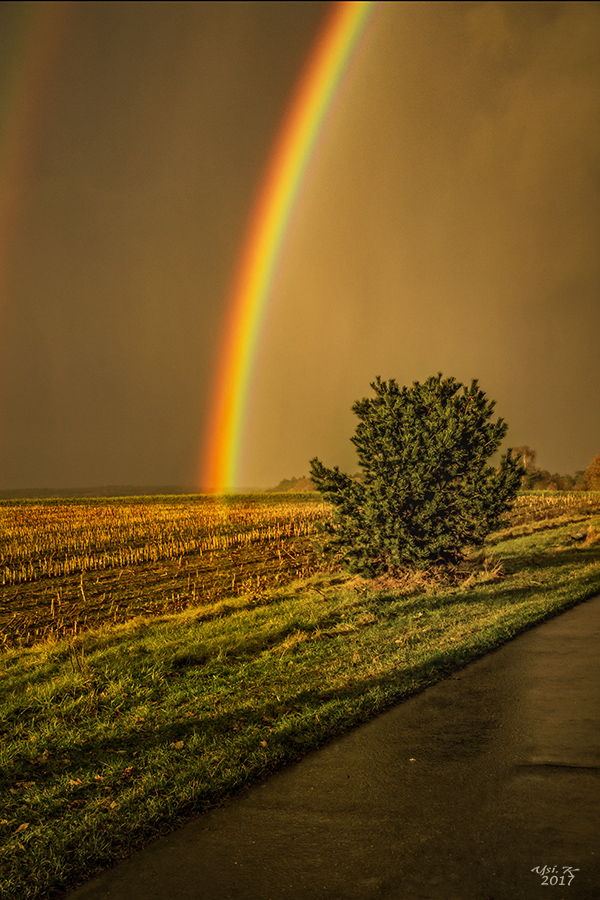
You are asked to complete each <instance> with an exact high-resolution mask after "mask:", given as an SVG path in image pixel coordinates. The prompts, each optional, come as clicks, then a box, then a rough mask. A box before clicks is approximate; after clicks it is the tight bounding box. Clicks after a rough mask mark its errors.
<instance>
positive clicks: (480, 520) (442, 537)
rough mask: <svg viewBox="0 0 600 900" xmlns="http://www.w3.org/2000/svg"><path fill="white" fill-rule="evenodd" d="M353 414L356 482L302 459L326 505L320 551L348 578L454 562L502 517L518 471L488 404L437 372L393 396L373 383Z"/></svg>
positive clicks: (391, 386)
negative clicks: (329, 515) (328, 513)
mask: <svg viewBox="0 0 600 900" xmlns="http://www.w3.org/2000/svg"><path fill="white" fill-rule="evenodd" d="M371 387H372V388H373V390H374V392H375V396H374V397H373V398H368V397H365V398H363V399H362V400H358V401H357V402H356V403H355V404H354V406H353V408H352V409H353V412H354V413H355V414H356V416H357V417H358V419H359V423H358V425H357V428H356V432H355V434H354V437H353V438H352V443H353V444H354V445H355V447H356V449H357V452H358V461H359V465H360V469H361V473H362V475H361V477H360V478H358V479H357V478H351V477H350V476H349V475H346V474H344V473H343V472H340V470H339V468H338V467H337V466H336V467H335V468H333V469H328V468H326V467H325V466H324V465H323V464H322V463H321V461H320V460H319V459H317V458H316V457H315V458H314V459H312V460H311V463H310V466H311V471H310V475H311V478H312V480H313V482H314V484H315V486H316V488H317V490H318V491H319V492H320V493H321V494H322V495H323V496H324V497H325V499H327V500H328V501H330V502H331V503H332V504H333V506H334V515H333V519H332V523H331V524H330V525H329V526H327V530H328V537H327V538H326V544H325V549H326V550H327V551H329V552H330V553H332V554H334V556H336V557H337V558H338V559H340V560H342V561H343V562H344V563H345V564H346V567H347V568H348V569H349V570H350V571H351V572H356V573H361V574H365V575H368V576H374V575H381V574H384V573H388V574H398V573H400V572H404V571H406V570H407V569H414V570H416V569H421V570H422V569H426V568H430V567H432V566H438V565H443V566H446V567H447V566H449V565H453V564H455V563H457V562H458V561H459V560H460V559H461V558H462V556H463V554H464V551H465V549H466V548H468V547H470V546H477V545H480V544H481V543H482V542H483V540H484V538H485V536H486V535H487V534H489V532H490V531H491V530H493V529H494V528H495V527H497V525H498V523H499V519H500V517H501V516H502V514H503V513H505V512H506V511H507V510H508V509H510V507H511V505H512V503H513V501H514V499H515V497H516V495H517V491H518V489H519V485H520V482H521V477H522V475H523V468H522V465H521V463H520V461H519V460H517V459H514V458H513V457H512V456H511V451H510V450H508V451H507V452H506V453H505V454H504V455H503V456H502V458H501V459H500V462H499V465H498V466H497V467H496V468H494V467H492V466H490V465H489V463H488V461H489V458H490V457H491V456H492V455H493V454H494V453H495V452H496V450H497V449H498V448H499V446H500V443H501V441H502V439H503V438H504V436H505V434H506V431H507V427H508V426H507V425H506V423H505V422H504V420H503V419H498V420H497V421H496V422H493V421H490V420H491V416H492V413H493V410H494V406H495V403H494V401H491V400H488V399H487V397H486V395H485V393H484V392H483V391H482V390H481V389H480V388H479V384H478V382H477V381H476V380H474V381H472V383H471V385H470V387H466V386H465V385H462V384H461V383H460V382H458V381H456V380H455V379H454V378H443V377H442V375H441V373H439V374H438V375H437V376H434V377H431V378H428V379H427V380H426V381H425V382H423V383H422V384H421V383H419V382H414V384H413V385H412V387H403V388H400V387H399V386H398V384H397V382H396V381H395V380H393V379H391V380H390V381H382V380H381V379H380V378H379V377H378V378H377V379H376V380H375V381H374V382H373V384H372V385H371Z"/></svg>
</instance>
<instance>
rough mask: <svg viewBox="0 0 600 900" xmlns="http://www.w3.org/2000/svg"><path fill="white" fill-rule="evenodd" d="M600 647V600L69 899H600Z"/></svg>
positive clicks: (509, 647)
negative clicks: (543, 871) (570, 871)
mask: <svg viewBox="0 0 600 900" xmlns="http://www.w3.org/2000/svg"><path fill="white" fill-rule="evenodd" d="M599 655H600V597H596V598H595V599H593V600H589V601H587V602H586V603H582V604H580V605H579V606H577V607H575V608H574V609H572V610H569V611H568V612H566V613H563V614H562V615H561V616H559V617H557V618H556V619H552V620H551V621H550V622H547V623H546V624H544V625H540V626H538V627H537V628H535V629H533V630H532V631H529V632H527V633H526V634H524V635H521V636H520V637H518V638H516V639H515V640H514V641H512V642H511V643H509V644H507V645H506V646H504V647H502V648H501V649H500V650H497V651H495V652H494V653H491V654H489V655H488V656H486V657H484V658H483V659H481V660H479V661H477V662H475V663H472V664H470V665H469V666H467V667H466V668H465V669H463V670H462V671H461V672H459V673H458V674H457V675H455V676H452V677H450V678H448V679H446V680H445V681H443V682H440V683H439V684H437V685H435V686H433V687H430V688H428V689H427V690H425V691H424V692H423V693H422V694H420V695H419V696H416V697H413V698H411V699H409V700H407V701H406V702H404V703H401V704H399V705H398V706H396V707H394V708H393V709H391V710H390V711H389V712H387V713H384V714H382V715H380V716H379V717H378V718H377V719H375V720H374V721H372V722H370V723H368V724H366V725H362V726H360V727H358V728H356V729H355V730H353V731H352V732H350V733H349V734H347V735H345V736H344V737H342V738H338V739H336V740H335V741H333V742H332V743H330V744H328V745H327V746H326V747H324V748H323V749H321V750H317V751H315V752H314V753H311V754H310V755H308V756H307V757H305V758H304V759H303V760H302V761H301V762H299V763H297V764H295V765H292V766H290V767H289V768H287V769H285V770H283V771H281V772H279V773H277V774H276V775H274V776H272V777H271V778H270V779H269V780H268V781H266V782H265V783H264V784H261V785H256V786H254V787H252V788H250V789H248V790H247V791H246V792H245V793H243V794H241V795H239V796H238V797H236V798H234V799H233V800H231V801H230V802H229V803H228V804H227V805H226V806H224V807H223V808H221V809H218V810H214V811H212V812H209V813H207V814H205V815H203V816H201V817H199V818H198V819H196V820H194V821H193V822H191V823H190V824H189V825H186V826H185V827H183V828H181V829H180V830H179V831H177V832H176V833H174V834H172V835H170V836H169V837H166V838H161V839H160V840H158V841H156V842H155V843H154V844H152V845H150V846H149V847H147V848H146V849H145V850H142V851H140V852H139V853H136V854H135V856H133V857H132V858H131V859H129V860H127V861H125V862H123V863H120V864H119V865H118V866H117V867H116V868H115V869H113V870H111V871H108V872H105V873H104V874H103V875H101V876H100V877H98V878H96V879H95V880H93V881H91V882H89V883H88V884H87V885H85V886H83V887H81V888H79V889H78V890H76V891H74V892H72V893H71V894H69V895H68V900H375V898H388V900H538V898H542V900H599V898H600V802H599V801H600V792H599V786H600V768H599V766H600V678H599V675H600V666H599ZM544 866H546V867H550V869H551V871H550V872H549V873H548V872H546V878H544V875H543V874H542V867H544ZM535 867H539V870H540V871H539V872H532V869H534V868H535ZM565 867H571V869H572V872H573V876H574V877H572V878H571V877H570V876H569V874H568V872H565ZM561 881H562V885H561ZM569 882H570V883H569Z"/></svg>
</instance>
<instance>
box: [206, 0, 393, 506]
mask: <svg viewBox="0 0 600 900" xmlns="http://www.w3.org/2000/svg"><path fill="white" fill-rule="evenodd" d="M377 5H379V4H377V3H375V2H338V3H335V4H334V6H333V9H332V11H331V14H330V15H329V17H328V19H327V20H326V22H325V25H324V27H323V29H322V30H321V33H320V35H319V37H318V39H317V42H316V46H315V48H314V49H313V52H312V53H311V55H310V58H309V60H308V65H307V66H306V68H305V70H304V71H303V73H302V74H301V77H300V79H299V82H298V85H297V88H296V91H295V93H294V96H293V98H292V102H291V103H290V105H289V108H288V110H287V113H286V116H285V119H284V122H283V124H282V127H281V129H280V131H279V134H278V137H277V140H276V142H275V146H274V150H273V153H272V156H271V159H270V161H269V164H268V166H267V169H266V175H265V177H264V179H263V182H262V185H261V187H260V189H259V193H258V199H257V201H256V203H255V206H254V210H253V213H252V216H251V219H250V223H249V227H248V229H247V232H246V238H245V241H244V245H243V249H242V252H241V254H240V259H239V263H238V267H237V272H236V276H235V279H234V282H233V287H232V291H231V294H230V299H229V302H228V309H229V312H228V319H227V323H226V327H225V337H224V341H223V349H222V352H221V356H220V363H219V365H218V371H217V379H216V388H215V392H214V400H213V408H212V413H211V419H210V423H209V430H208V440H207V443H206V450H205V456H204V460H203V464H202V469H201V472H200V476H199V483H200V486H201V489H202V490H205V491H210V492H214V493H224V492H226V491H228V490H232V488H233V487H234V485H235V483H236V478H237V471H238V467H239V457H240V451H241V446H242V439H243V431H244V414H245V410H246V407H247V401H248V391H249V385H250V377H251V372H252V366H253V363H254V359H255V356H256V349H257V344H258V340H259V336H260V331H261V326H262V323H263V319H264V313H265V310H266V306H267V303H268V300H269V294H270V289H271V286H272V283H273V278H274V275H275V270H276V267H277V262H278V259H279V257H280V254H281V250H282V245H283V242H284V239H285V236H286V232H287V229H288V225H289V222H290V218H291V215H292V211H293V208H294V204H295V201H296V198H297V196H298V192H299V190H300V187H301V185H302V182H303V179H304V177H305V175H306V172H307V168H308V166H309V163H310V160H311V158H312V157H313V155H314V151H315V147H316V145H317V142H318V138H319V136H320V135H321V133H322V130H323V125H324V123H325V121H326V118H327V114H328V112H329V111H330V109H331V106H332V103H333V101H334V99H335V97H336V96H337V95H338V94H339V90H340V87H341V85H342V83H343V80H344V75H345V73H346V72H347V71H348V68H349V64H350V62H351V60H352V58H353V56H354V54H355V52H356V49H357V46H358V45H359V43H360V39H361V37H362V36H363V35H364V33H365V29H366V26H367V24H368V22H369V21H370V20H371V18H372V13H373V10H374V8H375V7H376V6H377Z"/></svg>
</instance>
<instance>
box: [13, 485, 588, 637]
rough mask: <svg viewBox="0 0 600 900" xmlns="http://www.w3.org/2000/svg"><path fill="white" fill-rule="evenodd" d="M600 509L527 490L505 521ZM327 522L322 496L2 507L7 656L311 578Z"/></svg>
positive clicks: (573, 496) (570, 497) (567, 496)
mask: <svg viewBox="0 0 600 900" xmlns="http://www.w3.org/2000/svg"><path fill="white" fill-rule="evenodd" d="M599 511H600V494H598V493H596V494H585V493H582V492H574V493H558V494H535V493H530V494H524V495H521V496H520V497H519V498H518V500H517V503H516V504H515V507H514V509H513V511H512V513H511V515H510V517H509V520H508V521H507V522H506V524H507V525H510V526H520V525H523V524H525V523H534V522H535V523H543V522H546V521H548V522H551V521H552V520H557V521H558V520H560V519H564V518H570V519H571V520H576V519H577V518H579V517H584V516H586V515H592V514H594V513H597V512H599ZM328 515H329V507H328V506H327V505H326V504H325V503H323V501H322V500H321V499H320V498H319V497H318V495H313V496H306V495H304V496H298V495H292V496H290V497H284V496H279V497H277V496H273V495H261V496H260V497H257V496H245V497H244V496H238V497H230V498H226V499H217V498H210V497H193V498H145V499H142V500H140V499H133V498H129V499H127V498H126V499H123V500H120V501H105V500H96V501H87V502H77V501H71V502H64V501H55V502H49V501H44V502H39V503H36V502H31V501H27V502H18V501H11V502H7V503H2V504H0V597H1V602H0V648H1V647H2V646H4V647H10V646H27V645H31V644H33V643H36V642H37V641H39V640H43V639H47V638H49V637H63V636H72V635H74V634H77V633H78V631H81V630H85V629H87V628H90V627H93V626H96V625H100V624H110V623H115V624H116V623H119V622H124V621H126V620H127V619H131V618H133V617H135V616H148V615H160V614H163V613H169V612H174V611H179V610H181V609H184V608H185V607H187V606H196V605H201V604H203V603H213V602H216V601H217V600H219V599H221V598H222V597H226V596H236V595H239V594H242V593H256V594H259V593H260V592H261V591H264V590H265V589H266V588H268V587H272V586H275V585H277V584H283V583H286V582H289V581H290V580H293V579H295V578H302V577H305V576H307V575H310V574H312V573H314V572H315V571H316V570H317V569H318V568H319V566H320V565H321V563H320V561H319V560H318V558H317V555H316V553H315V550H314V548H313V538H314V536H315V534H316V530H317V524H318V523H319V522H322V521H324V520H325V519H326V518H327V517H328Z"/></svg>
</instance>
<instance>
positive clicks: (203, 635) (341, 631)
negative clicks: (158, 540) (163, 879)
mask: <svg viewBox="0 0 600 900" xmlns="http://www.w3.org/2000/svg"><path fill="white" fill-rule="evenodd" d="M583 525H584V526H586V527H587V526H590V525H591V526H595V528H596V529H597V530H600V518H599V517H597V516H596V517H595V518H594V517H590V518H589V519H587V520H586V521H585V522H584V523H583ZM581 527H583V526H582V525H581V524H577V525H576V526H574V525H573V524H569V525H562V526H560V525H558V526H557V527H554V528H546V529H545V530H538V531H534V532H533V533H530V534H527V533H523V534H521V535H517V536H512V537H511V538H509V539H505V540H501V541H500V540H494V541H491V542H490V543H489V545H488V547H487V548H486V553H487V554H488V556H489V557H490V561H489V562H488V564H487V565H480V566H479V568H478V569H475V570H474V572H473V574H472V575H471V577H470V578H469V579H468V581H466V582H464V583H463V584H462V585H456V586H454V587H448V586H444V585H437V586H436V585H431V586H429V587H427V586H426V585H422V584H421V585H419V584H418V583H416V582H413V583H412V584H410V583H407V584H406V585H404V586H401V585H399V584H397V583H396V584H389V585H386V584H385V583H384V582H380V583H375V584H373V583H367V582H364V581H361V580H360V579H350V578H347V577H346V576H343V575H340V574H335V573H334V574H332V573H329V574H322V575H318V576H314V577H313V578H311V579H309V580H307V581H303V582H295V583H293V584H290V585H287V586H284V587H282V588H279V589H277V590H271V591H265V592H262V593H256V592H255V593H253V594H249V595H245V596H239V597H232V598H229V599H227V598H226V599H222V600H220V601H218V602H215V603H208V604H204V605H203V606H201V607H195V608H188V609H186V610H184V611H182V612H180V613H177V614H173V615H165V616H162V617H153V618H146V619H144V618H138V619H134V620H131V621H128V622H126V623H124V624H121V625H117V626H116V627H114V628H108V627H105V628H104V629H96V630H90V631H88V632H86V633H84V634H81V635H79V636H77V637H74V638H72V639H71V640H70V641H65V640H62V641H61V640H57V641H55V642H47V643H44V644H37V645H35V646H33V647H24V648H18V649H9V650H8V651H7V652H6V653H5V654H3V655H2V656H1V657H0V672H1V689H0V691H1V693H0V697H1V708H0V715H1V718H0V748H1V749H0V771H1V773H2V774H1V777H2V780H1V783H0V794H1V803H0V810H1V811H0V845H1V850H0V884H1V885H2V887H1V888H0V897H3V898H17V897H18V898H23V900H25V898H30V900H31V898H50V897H53V896H58V895H59V894H60V893H61V892H62V891H64V890H65V889H67V888H73V887H74V886H75V885H76V884H78V883H79V882H81V881H82V880H85V879H86V878H89V877H91V876H92V875H93V874H94V873H95V872H96V871H98V870H99V869H100V868H102V867H105V866H109V865H111V864H112V863H114V862H115V861H116V860H118V859H119V858H122V857H123V856H125V855H127V854H129V853H130V852H131V851H133V850H134V849H136V848H139V847H141V846H142V845H143V844H144V843H145V842H147V841H148V840H149V839H150V838H152V837H154V836H156V835H157V834H160V833H163V832H166V831H168V830H170V829H172V828H173V827H174V826H175V825H177V824H179V823H182V822H183V821H185V820H186V819H188V818H189V817H191V816H192V815H195V814H197V813H199V812H201V811H203V810H205V809H207V808H209V807H210V806H212V805H215V804H218V803H220V802H222V801H223V800H224V799H225V798H227V797H229V796H231V795H232V794H233V793H234V792H235V791H237V790H239V789H240V788H242V787H243V786H245V785H247V784H249V783H251V782H253V781H257V780H259V779H261V778H264V777H265V776H266V775H267V774H268V773H269V772H272V771H274V770H276V769H277V768H279V767H281V766H282V765H284V764H285V763H287V762H289V761H291V760H293V759H297V758H299V757H300V756H302V755H303V754H304V753H306V752H307V751H308V750H310V749H312V748H314V747H316V746H319V745H320V744H322V743H324V742H325V741H327V740H328V739H330V738H331V737H332V736H333V735H336V734H339V733H341V732H343V731H345V730H347V729H348V728H350V727H351V726H353V725H355V724H357V723H359V722H362V721H366V720H367V719H369V718H372V717H373V716H374V715H376V714H377V713H378V712H380V711H381V710H383V709H385V708H386V707H389V706H390V705H391V704H392V703H395V702H397V701H399V700H402V699H403V698H406V697H408V696H410V695H411V694H414V693H415V692H417V691H420V690H422V689H423V688H424V687H426V686H427V685H429V684H432V683H434V682H435V681H437V680H439V679H440V678H443V677H444V676H445V675H447V674H448V673H450V672H452V671H453V670H455V669H456V668H459V667H461V666H463V665H465V664H466V663H467V662H469V661H470V660H472V659H474V658H476V657H478V656H481V655H482V654H484V653H486V652H488V651H489V650H491V649H493V648H494V647H497V646H499V645H501V644H502V643H504V642H505V641H507V640H509V639H510V638H512V637H513V636H514V635H516V634H518V633H519V632H522V631H524V630H526V629H527V628H530V627H531V626H533V625H535V624H537V623H539V622H541V621H543V620H544V619H546V618H548V617H550V616H552V615H555V614H557V613H559V612H561V611H562V610H564V609H567V608H568V607H570V606H573V605H574V604H576V603H578V602H580V601H581V600H584V599H586V598H589V597H591V596H593V595H594V594H597V593H598V592H600V542H593V541H592V540H591V538H592V535H593V532H591V533H590V539H589V541H588V542H587V543H582V542H578V543H577V542H575V541H573V540H572V538H571V537H570V535H571V534H572V533H573V532H574V531H578V530H580V529H581ZM521 530H522V531H526V528H525V527H522V528H521ZM500 561H501V566H502V570H503V572H500V570H499V566H498V563H499V562H500Z"/></svg>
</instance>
